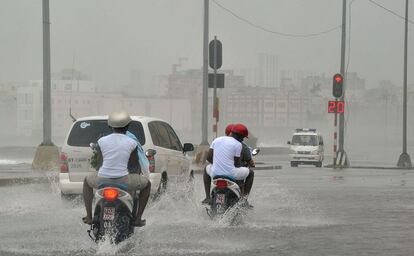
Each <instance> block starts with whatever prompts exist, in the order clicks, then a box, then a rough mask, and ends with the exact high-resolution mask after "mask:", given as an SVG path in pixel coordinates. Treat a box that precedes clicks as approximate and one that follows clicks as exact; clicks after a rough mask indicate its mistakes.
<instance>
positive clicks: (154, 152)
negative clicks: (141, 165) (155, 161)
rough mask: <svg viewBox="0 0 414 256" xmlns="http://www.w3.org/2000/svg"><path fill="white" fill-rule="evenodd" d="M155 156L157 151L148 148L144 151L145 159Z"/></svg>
mask: <svg viewBox="0 0 414 256" xmlns="http://www.w3.org/2000/svg"><path fill="white" fill-rule="evenodd" d="M155 154H157V150H155V149H151V148H150V149H148V150H147V151H145V155H146V156H147V157H151V156H155Z"/></svg>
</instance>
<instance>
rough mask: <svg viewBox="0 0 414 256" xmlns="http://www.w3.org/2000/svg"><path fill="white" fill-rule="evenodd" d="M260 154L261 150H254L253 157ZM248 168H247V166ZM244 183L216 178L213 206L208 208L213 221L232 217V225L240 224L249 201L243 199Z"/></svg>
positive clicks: (213, 183)
mask: <svg viewBox="0 0 414 256" xmlns="http://www.w3.org/2000/svg"><path fill="white" fill-rule="evenodd" d="M259 152H260V149H259V148H255V149H253V150H252V156H255V155H257V154H258V153H259ZM246 167H247V166H246ZM243 183H244V181H236V180H233V179H231V178H229V177H226V176H215V177H214V178H213V179H212V181H211V204H210V207H209V208H206V210H207V214H208V215H209V216H210V218H211V219H216V218H222V217H224V216H227V215H231V216H230V217H231V219H230V223H232V224H234V223H237V222H239V219H240V217H241V215H243V212H242V211H240V210H241V209H247V207H246V206H247V201H246V200H245V199H244V198H241V187H242V186H243Z"/></svg>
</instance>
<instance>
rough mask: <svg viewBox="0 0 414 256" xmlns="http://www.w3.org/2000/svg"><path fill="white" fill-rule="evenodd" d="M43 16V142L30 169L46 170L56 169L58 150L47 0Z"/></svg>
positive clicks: (43, 3)
mask: <svg viewBox="0 0 414 256" xmlns="http://www.w3.org/2000/svg"><path fill="white" fill-rule="evenodd" d="M42 16H43V142H42V144H40V145H39V146H38V147H37V149H36V154H35V157H34V159H33V163H32V167H33V168H34V169H42V170H48V169H52V168H56V167H57V165H58V160H59V150H58V148H57V147H56V146H55V145H54V144H53V142H52V114H51V92H50V84H51V81H50V80H51V78H50V21H49V0H43V1H42Z"/></svg>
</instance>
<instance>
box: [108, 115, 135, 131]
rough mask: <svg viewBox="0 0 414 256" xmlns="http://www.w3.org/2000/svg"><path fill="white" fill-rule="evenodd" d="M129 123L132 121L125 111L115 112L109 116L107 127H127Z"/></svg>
mask: <svg viewBox="0 0 414 256" xmlns="http://www.w3.org/2000/svg"><path fill="white" fill-rule="evenodd" d="M131 121H132V119H131V117H130V116H129V114H128V113H127V112H126V111H116V112H113V113H111V114H110V115H109V118H108V125H109V126H111V127H112V128H122V127H125V126H127V125H128V124H129V123H130V122H131Z"/></svg>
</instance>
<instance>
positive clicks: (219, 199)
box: [216, 194, 226, 204]
mask: <svg viewBox="0 0 414 256" xmlns="http://www.w3.org/2000/svg"><path fill="white" fill-rule="evenodd" d="M225 201H226V195H225V194H217V195H216V203H217V204H224V202H225Z"/></svg>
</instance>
